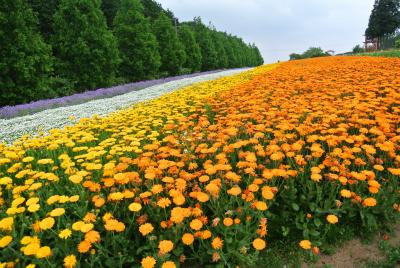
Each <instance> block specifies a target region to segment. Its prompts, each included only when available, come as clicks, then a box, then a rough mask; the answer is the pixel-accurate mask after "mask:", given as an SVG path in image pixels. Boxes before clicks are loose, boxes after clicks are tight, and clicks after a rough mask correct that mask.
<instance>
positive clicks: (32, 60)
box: [0, 0, 264, 105]
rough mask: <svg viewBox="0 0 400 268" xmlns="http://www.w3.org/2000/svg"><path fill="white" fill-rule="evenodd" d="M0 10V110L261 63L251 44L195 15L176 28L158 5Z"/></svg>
mask: <svg viewBox="0 0 400 268" xmlns="http://www.w3.org/2000/svg"><path fill="white" fill-rule="evenodd" d="M9 2H11V1H9ZM1 5H2V6H1V8H2V10H1V12H2V13H1V14H0V23H1V30H0V34H1V40H2V42H3V43H2V44H1V48H0V50H1V53H2V54H1V56H2V58H1V60H0V67H2V69H1V70H0V72H1V73H0V74H1V75H2V77H1V78H2V79H1V80H0V85H2V87H1V89H2V96H1V97H2V99H1V104H0V105H6V104H9V105H10V104H20V103H25V102H29V101H32V100H37V99H42V98H52V97H58V96H64V95H69V94H73V93H76V92H81V91H85V90H90V89H94V88H97V87H104V86H111V85H114V84H117V83H124V82H131V81H137V80H142V79H152V78H156V77H162V76H168V75H176V74H189V73H193V72H198V71H210V70H216V69H227V68H240V67H244V66H258V65H261V64H263V62H264V60H263V58H262V56H261V53H260V51H259V49H258V48H257V47H256V46H255V45H254V44H246V43H245V42H244V41H243V40H242V39H240V38H239V37H236V36H233V35H230V34H227V33H225V32H219V31H217V30H216V29H215V28H214V27H213V26H211V24H210V26H206V25H204V24H203V22H202V21H201V19H200V18H195V19H194V20H193V21H189V22H183V23H180V22H179V21H178V19H177V18H176V17H175V16H174V14H173V13H172V11H170V10H165V9H163V7H162V6H161V5H160V4H159V3H157V2H156V0H129V1H128V0H46V1H42V0H18V1H16V2H15V3H13V4H12V3H7V1H2V2H1ZM13 18H14V19H13ZM43 40H45V41H46V42H48V44H46V43H45V42H44V41H43ZM50 88H51V90H50Z"/></svg>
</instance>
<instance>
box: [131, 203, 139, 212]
mask: <svg viewBox="0 0 400 268" xmlns="http://www.w3.org/2000/svg"><path fill="white" fill-rule="evenodd" d="M128 208H129V210H130V211H133V212H138V211H140V210H141V209H142V205H140V204H139V203H132V204H130V205H129V207H128Z"/></svg>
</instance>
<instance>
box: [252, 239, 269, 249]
mask: <svg viewBox="0 0 400 268" xmlns="http://www.w3.org/2000/svg"><path fill="white" fill-rule="evenodd" d="M265 246H266V243H265V241H264V240H263V239H261V238H256V239H254V240H253V247H254V248H255V249H256V250H263V249H264V248H265Z"/></svg>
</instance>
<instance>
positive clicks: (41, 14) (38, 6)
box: [27, 0, 60, 39]
mask: <svg viewBox="0 0 400 268" xmlns="http://www.w3.org/2000/svg"><path fill="white" fill-rule="evenodd" d="M27 2H28V3H29V4H30V6H31V8H32V10H33V11H34V12H35V13H36V16H37V18H38V20H39V29H40V32H41V33H42V35H43V37H45V38H46V39H47V38H49V37H50V36H51V35H52V34H53V32H54V31H53V15H54V13H55V12H56V11H57V8H58V4H59V3H60V0H46V1H43V0H27Z"/></svg>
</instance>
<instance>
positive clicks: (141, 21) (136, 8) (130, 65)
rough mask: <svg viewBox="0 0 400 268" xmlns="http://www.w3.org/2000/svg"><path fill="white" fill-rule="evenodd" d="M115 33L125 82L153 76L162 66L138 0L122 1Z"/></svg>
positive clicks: (115, 21)
mask: <svg viewBox="0 0 400 268" xmlns="http://www.w3.org/2000/svg"><path fill="white" fill-rule="evenodd" d="M114 33H115V36H116V38H117V40H118V44H119V51H120V53H121V58H122V63H121V65H120V67H119V74H120V75H121V76H122V77H123V78H124V79H125V80H126V81H138V80H142V79H152V78H155V77H156V75H157V73H158V69H159V67H160V65H161V62H160V60H161V59H160V54H159V52H158V43H157V39H156V37H155V36H154V35H153V33H152V32H151V30H150V24H149V22H148V21H147V19H146V18H145V17H144V15H143V6H142V4H141V3H140V1H139V0H121V5H120V8H119V10H118V13H117V16H116V17H115V20H114Z"/></svg>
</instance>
